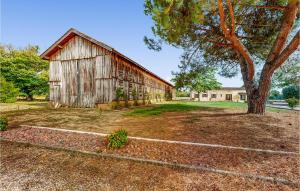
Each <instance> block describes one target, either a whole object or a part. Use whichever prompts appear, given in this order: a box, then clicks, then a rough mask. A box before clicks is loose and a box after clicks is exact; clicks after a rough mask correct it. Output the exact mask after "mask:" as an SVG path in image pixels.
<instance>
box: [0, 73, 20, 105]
mask: <svg viewBox="0 0 300 191" xmlns="http://www.w3.org/2000/svg"><path fill="white" fill-rule="evenodd" d="M18 95H19V89H17V88H15V87H14V84H13V83H12V82H7V81H6V80H5V78H4V77H2V76H0V102H1V103H14V102H16V101H17V96H18Z"/></svg>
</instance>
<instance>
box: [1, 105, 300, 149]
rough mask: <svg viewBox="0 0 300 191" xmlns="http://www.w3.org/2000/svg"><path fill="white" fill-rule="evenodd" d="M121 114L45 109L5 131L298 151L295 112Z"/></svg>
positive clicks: (15, 118) (12, 116) (18, 117)
mask: <svg viewBox="0 0 300 191" xmlns="http://www.w3.org/2000/svg"><path fill="white" fill-rule="evenodd" d="M125 112H126V110H125V111H124V110H122V111H105V112H101V111H99V110H96V109H74V108H68V109H64V108H61V109H55V110H54V109H46V110H31V111H20V112H11V113H8V114H7V115H8V116H9V121H10V124H9V125H10V128H14V127H18V125H20V124H23V125H35V126H45V127H55V128H62V129H74V130H81V131H91V132H100V133H111V132H113V131H115V130H117V129H120V128H124V129H126V130H127V131H128V132H129V135H130V136H137V137H147V138H157V139H169V140H178V141H189V142H200V143H210V144H223V145H229V146H242V147H252V148H259V149H273V150H285V151H293V152H298V151H299V112H280V113H275V112H269V113H267V115H266V116H257V115H247V114H245V113H244V111H243V110H241V109H233V108H230V109H220V108H202V109H199V110H194V111H189V112H169V113H163V114H161V115H158V116H148V117H132V116H124V115H123V114H124V113H125Z"/></svg>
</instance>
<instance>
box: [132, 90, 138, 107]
mask: <svg viewBox="0 0 300 191" xmlns="http://www.w3.org/2000/svg"><path fill="white" fill-rule="evenodd" d="M131 95H132V98H133V102H134V105H135V106H138V105H139V104H138V94H137V91H136V89H133V90H132V92H131Z"/></svg>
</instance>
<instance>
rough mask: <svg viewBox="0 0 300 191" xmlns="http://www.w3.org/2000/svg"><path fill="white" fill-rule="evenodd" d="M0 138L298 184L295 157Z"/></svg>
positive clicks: (66, 138) (95, 140)
mask: <svg viewBox="0 0 300 191" xmlns="http://www.w3.org/2000/svg"><path fill="white" fill-rule="evenodd" d="M0 137H1V138H2V139H5V140H10V141H18V142H26V143H31V144H38V145H44V146H49V147H55V148H65V149H72V150H81V151H87V152H97V153H104V154H117V155H121V156H127V157H136V158H141V159H147V160H158V161H163V162H171V163H179V164H183V165H197V166H202V167H206V168H216V169H223V170H227V171H234V172H240V173H251V174H256V175H260V176H270V177H276V178H282V179H286V180H289V181H294V182H296V181H300V178H299V162H298V158H299V155H287V154H273V153H264V152H255V151H245V150H232V149H226V148H208V147H199V146H193V145H181V144H171V143H162V142H151V141H143V140H129V143H128V145H126V146H125V147H124V148H122V149H119V150H110V149H107V148H106V146H105V138H104V137H103V136H99V135H95V134H82V133H73V132H61V131H55V130H51V129H40V128H31V127H20V128H13V129H9V130H8V131H4V132H0Z"/></svg>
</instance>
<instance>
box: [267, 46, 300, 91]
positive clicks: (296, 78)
mask: <svg viewBox="0 0 300 191" xmlns="http://www.w3.org/2000/svg"><path fill="white" fill-rule="evenodd" d="M299 63H300V55H299V52H298V54H296V55H295V56H294V57H292V58H290V59H289V60H287V61H286V64H284V65H283V66H281V67H280V68H279V69H278V70H277V71H276V72H275V73H274V75H273V77H272V87H273V88H274V87H277V88H284V87H287V86H290V85H297V84H299V83H300V74H299V71H300V65H299Z"/></svg>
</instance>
